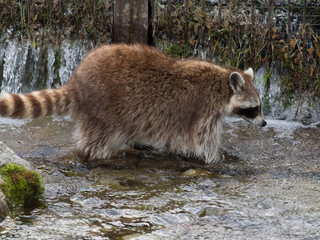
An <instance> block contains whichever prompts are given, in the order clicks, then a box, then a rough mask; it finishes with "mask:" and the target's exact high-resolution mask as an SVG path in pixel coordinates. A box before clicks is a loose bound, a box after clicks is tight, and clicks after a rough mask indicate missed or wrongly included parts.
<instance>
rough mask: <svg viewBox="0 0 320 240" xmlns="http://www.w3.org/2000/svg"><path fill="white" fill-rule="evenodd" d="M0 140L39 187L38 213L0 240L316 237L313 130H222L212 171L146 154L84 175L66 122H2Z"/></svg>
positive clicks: (280, 126) (21, 216)
mask: <svg viewBox="0 0 320 240" xmlns="http://www.w3.org/2000/svg"><path fill="white" fill-rule="evenodd" d="M0 132H1V136H0V140H2V141H4V142H5V143H6V144H7V145H8V146H9V147H10V148H12V149H14V150H15V151H16V153H18V155H19V156H21V157H23V158H25V159H28V160H30V161H31V162H32V163H34V165H35V166H36V168H37V170H38V171H40V173H41V175H42V177H43V178H44V182H45V188H46V191H45V196H44V202H43V205H42V206H38V207H36V208H33V209H25V210H24V211H21V212H17V213H14V214H13V216H12V217H8V218H7V219H6V220H5V221H4V222H2V223H1V224H0V239H21V238H22V239H25V238H28V237H29V238H30V237H32V238H39V239H43V238H46V239H66V238H72V239H177V238H180V239H302V238H303V239H317V238H319V237H320V234H319V229H320V220H319V219H320V210H319V209H320V203H319V198H320V184H319V183H320V182H319V181H320V146H319V139H320V126H319V123H318V124H312V125H309V126H304V125H302V124H300V123H297V122H286V121H278V120H270V119H269V120H268V125H267V127H265V128H263V129H258V128H254V127H252V126H251V125H248V124H247V123H245V122H244V121H237V120H232V121H229V122H228V124H226V126H225V134H224V135H223V143H222V152H221V154H222V155H223V156H224V158H225V159H224V162H223V163H220V164H218V165H215V166H204V165H202V164H201V163H194V162H190V161H186V159H183V158H181V157H177V156H173V155H166V154H162V155H159V154H157V153H152V152H148V151H147V152H146V151H131V152H129V153H126V154H119V155H118V156H117V158H116V159H114V160H111V161H109V164H108V165H107V166H105V167H99V168H95V169H92V170H89V169H87V168H85V167H84V166H83V165H81V164H78V163H77V162H76V158H75V155H74V152H73V150H74V144H73V142H74V140H73V139H72V132H73V128H72V124H71V123H70V121H69V120H64V119H53V120H52V119H50V118H44V119H39V120H34V121H17V120H4V119H0Z"/></svg>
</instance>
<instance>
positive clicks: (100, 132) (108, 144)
mask: <svg viewBox="0 0 320 240" xmlns="http://www.w3.org/2000/svg"><path fill="white" fill-rule="evenodd" d="M77 131H78V132H77V134H76V135H78V136H77V137H78V138H79V140H78V143H77V155H78V157H79V158H80V159H81V160H82V161H84V162H88V163H89V162H92V161H96V160H98V159H106V158H108V157H110V156H111V154H112V153H114V152H116V151H118V150H120V149H122V148H123V146H124V145H125V141H124V138H123V137H122V134H121V133H119V132H109V131H106V130H105V129H103V127H102V126H97V125H95V126H84V125H82V126H81V128H79V129H77Z"/></svg>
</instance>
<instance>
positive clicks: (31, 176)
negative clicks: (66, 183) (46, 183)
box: [0, 164, 44, 206]
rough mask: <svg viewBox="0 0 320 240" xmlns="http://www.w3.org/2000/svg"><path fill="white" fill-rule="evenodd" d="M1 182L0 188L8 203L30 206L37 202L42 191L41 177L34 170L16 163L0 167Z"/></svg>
mask: <svg viewBox="0 0 320 240" xmlns="http://www.w3.org/2000/svg"><path fill="white" fill-rule="evenodd" d="M0 174H1V176H2V178H3V182H2V183H1V185H0V188H1V190H2V191H3V192H4V194H5V195H6V197H7V200H8V203H9V205H13V206H30V205H33V204H34V203H37V202H38V201H39V199H40V198H41V196H42V195H43V192H44V187H43V183H42V178H41V176H40V174H39V173H37V172H36V171H29V170H27V169H26V168H25V167H22V166H18V165H16V164H7V165H6V166H4V167H2V168H1V169H0Z"/></svg>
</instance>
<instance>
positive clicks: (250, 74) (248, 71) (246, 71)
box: [244, 68, 253, 78]
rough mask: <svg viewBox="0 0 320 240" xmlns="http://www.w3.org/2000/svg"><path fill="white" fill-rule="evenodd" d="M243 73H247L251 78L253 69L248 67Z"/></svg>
mask: <svg viewBox="0 0 320 240" xmlns="http://www.w3.org/2000/svg"><path fill="white" fill-rule="evenodd" d="M244 73H245V74H248V75H249V76H250V77H252V78H253V69H252V68H248V69H247V70H245V71H244Z"/></svg>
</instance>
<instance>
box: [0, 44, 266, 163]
mask: <svg viewBox="0 0 320 240" xmlns="http://www.w3.org/2000/svg"><path fill="white" fill-rule="evenodd" d="M66 114H71V116H72V119H73V121H74V122H75V126H76V131H77V135H78V142H77V154H78V156H79V157H80V159H82V160H83V161H85V162H88V163H90V162H94V161H95V160H98V159H104V158H108V157H109V156H110V155H111V154H112V153H114V152H116V151H118V150H119V149H122V148H123V147H124V146H134V145H135V144H138V145H151V146H153V147H155V148H157V149H162V148H166V149H167V150H168V151H171V152H174V153H179V154H183V155H187V156H195V157H198V158H200V159H203V160H204V161H205V163H207V164H209V163H215V162H217V161H218V160H219V152H218V149H219V145H220V138H221V131H222V124H223V121H224V118H225V116H228V115H237V116H240V117H242V118H244V119H246V120H247V121H249V122H251V123H253V124H255V125H257V126H261V127H263V126H265V125H266V121H265V120H264V118H263V116H262V114H261V101H260V98H259V94H258V92H257V90H256V88H255V87H254V84H253V70H252V69H251V68H249V69H248V70H246V71H241V70H239V69H236V68H233V67H223V66H220V65H217V64H214V63H212V62H207V61H203V60H195V59H189V60H179V59H175V58H172V57H170V56H167V55H166V54H164V53H163V52H161V51H160V50H157V49H155V48H153V47H149V46H144V45H125V44H114V45H105V46H100V47H98V48H96V49H94V50H92V51H90V52H89V53H88V54H87V55H86V57H85V58H84V60H83V62H82V63H81V64H80V65H79V66H78V68H77V69H76V70H75V71H74V72H73V74H72V76H71V77H70V79H69V81H68V83H67V84H66V85H64V86H61V87H60V88H58V89H45V90H40V91H34V92H31V93H28V94H12V93H1V94H0V115H1V116H3V117H11V118H38V117H41V116H51V115H66Z"/></svg>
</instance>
